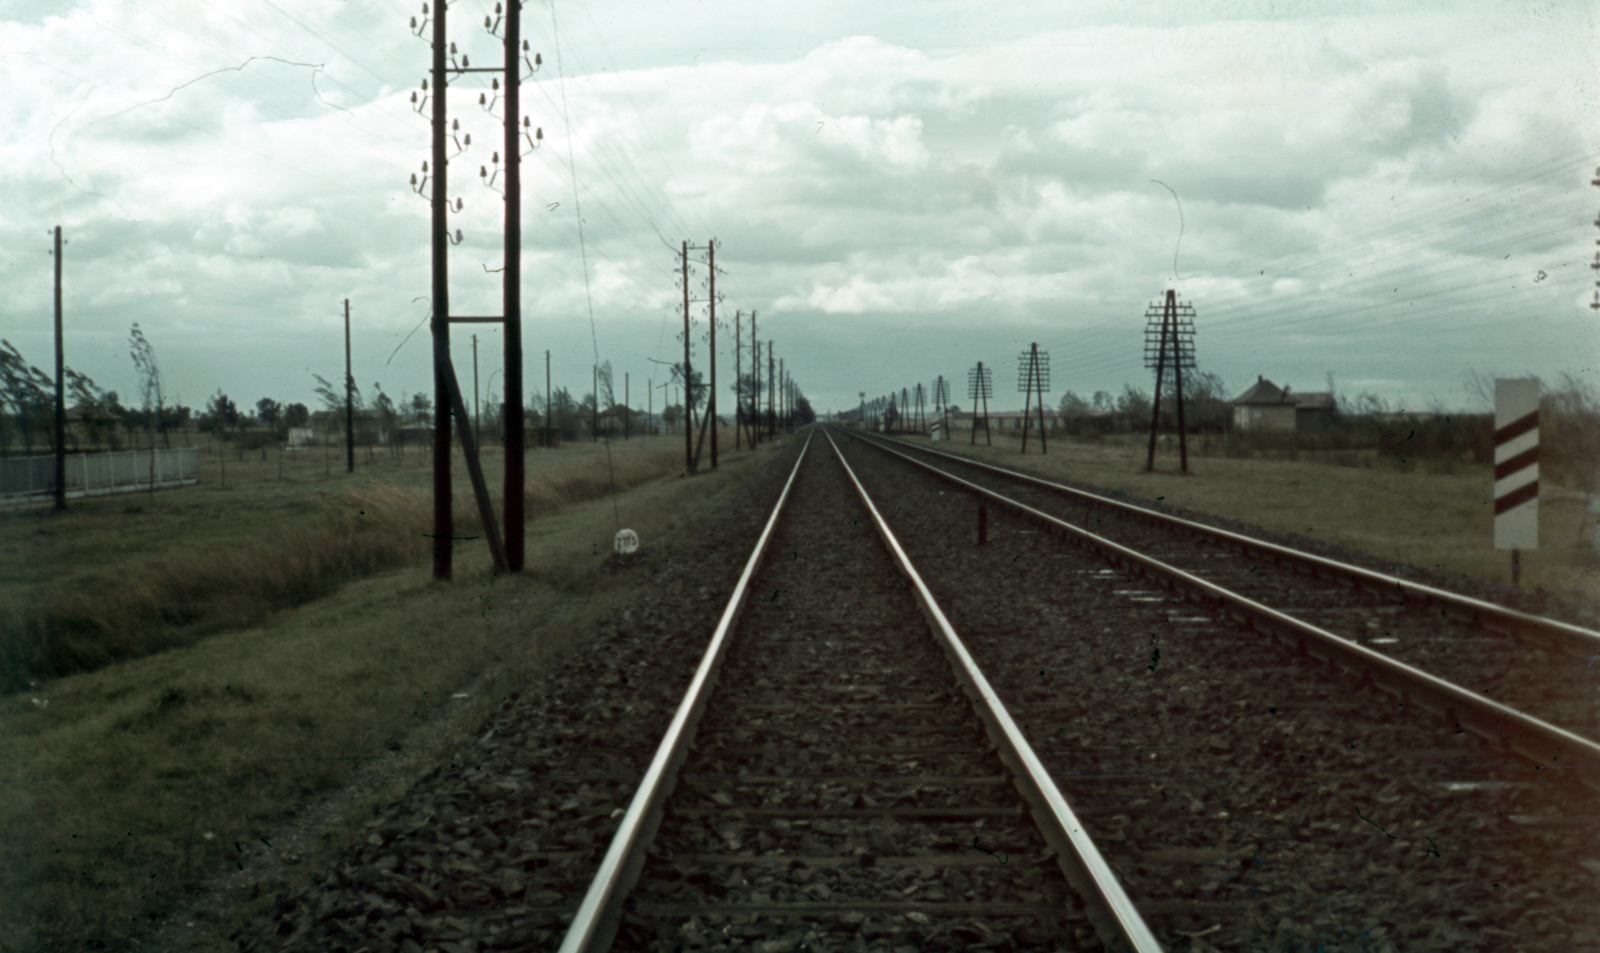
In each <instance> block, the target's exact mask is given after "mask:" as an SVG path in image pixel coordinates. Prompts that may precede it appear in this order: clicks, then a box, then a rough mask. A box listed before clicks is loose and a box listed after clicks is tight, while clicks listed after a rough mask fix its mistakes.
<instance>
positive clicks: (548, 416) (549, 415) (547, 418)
mask: <svg viewBox="0 0 1600 953" xmlns="http://www.w3.org/2000/svg"><path fill="white" fill-rule="evenodd" d="M554 419H555V412H554V411H553V410H552V409H551V407H550V352H549V351H545V352H544V445H545V446H546V447H548V446H551V445H552V440H553V438H552V437H551V432H550V422H551V421H552V420H554Z"/></svg>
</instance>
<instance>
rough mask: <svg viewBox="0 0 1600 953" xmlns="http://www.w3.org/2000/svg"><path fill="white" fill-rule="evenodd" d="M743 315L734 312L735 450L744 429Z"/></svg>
mask: <svg viewBox="0 0 1600 953" xmlns="http://www.w3.org/2000/svg"><path fill="white" fill-rule="evenodd" d="M743 317H744V312H743V311H735V312H733V449H735V450H737V449H739V439H740V437H739V431H741V430H743V429H744V397H743V396H741V395H740V393H739V383H740V381H739V376H740V375H739V372H740V366H741V365H742V364H743V361H741V360H740V355H741V354H742V353H743V350H744V344H743V343H742V341H741V340H740V339H741V337H742V335H743V331H744V323H743V321H742V320H741V319H742V318H743Z"/></svg>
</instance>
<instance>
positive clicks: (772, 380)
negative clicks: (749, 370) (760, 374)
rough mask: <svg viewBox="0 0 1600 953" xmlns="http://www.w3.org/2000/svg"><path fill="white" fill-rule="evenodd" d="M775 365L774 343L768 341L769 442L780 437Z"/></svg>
mask: <svg viewBox="0 0 1600 953" xmlns="http://www.w3.org/2000/svg"><path fill="white" fill-rule="evenodd" d="M775 363H776V362H774V361H773V359H772V342H771V341H768V342H767V438H768V439H769V440H770V439H773V438H775V437H777V436H778V414H777V407H776V405H775V404H774V403H773V400H774V399H775V398H776V396H777V395H776V394H775V393H774V391H776V390H777V389H778V388H777V381H778V375H777V374H776V373H775V371H776V370H777V368H776V367H775V366H774V365H775Z"/></svg>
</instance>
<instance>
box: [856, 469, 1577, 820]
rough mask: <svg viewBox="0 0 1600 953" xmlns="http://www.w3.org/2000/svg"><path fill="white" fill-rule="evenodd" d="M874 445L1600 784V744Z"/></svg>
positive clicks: (1543, 762) (1538, 760)
mask: <svg viewBox="0 0 1600 953" xmlns="http://www.w3.org/2000/svg"><path fill="white" fill-rule="evenodd" d="M869 445H871V446H876V447H877V448H878V449H879V450H882V451H883V452H884V453H889V454H893V455H894V456H897V457H900V458H901V459H903V460H905V461H906V462H907V463H910V464H912V465H914V466H917V467H921V468H922V469H924V470H927V471H928V472H930V473H933V474H935V475H937V476H940V477H942V478H944V479H946V480H949V481H950V482H952V483H955V484H957V485H959V486H962V487H965V488H967V489H968V490H970V491H972V492H974V493H977V494H979V495H980V496H983V497H986V498H988V499H990V500H993V501H994V502H996V503H999V504H1000V505H1002V506H1006V507H1009V508H1011V509H1014V510H1016V511H1018V512H1020V513H1022V514H1024V515H1026V516H1027V517H1029V518H1031V519H1034V520H1037V521H1039V522H1040V523H1042V524H1044V525H1045V526H1048V527H1052V528H1054V529H1058V530H1061V531H1064V532H1066V533H1067V534H1069V535H1071V536H1074V537H1077V538H1078V539H1080V540H1082V541H1084V542H1086V543H1088V544H1090V545H1092V546H1094V547H1095V548H1097V549H1099V550H1100V551H1101V552H1102V553H1104V554H1106V555H1107V556H1108V557H1109V558H1111V559H1112V560H1113V561H1115V562H1119V563H1121V564H1122V565H1124V566H1125V567H1127V568H1128V569H1130V570H1133V571H1137V572H1140V573H1142V574H1144V575H1146V576H1149V577H1150V578H1152V579H1155V580H1158V581H1160V582H1164V583H1165V584H1166V585H1168V586H1169V587H1171V588H1174V589H1186V590H1189V591H1190V593H1191V594H1193V595H1194V596H1196V598H1197V600H1198V601H1200V602H1202V603H1210V604H1213V605H1215V606H1218V607H1220V608H1221V609H1222V610H1223V612H1224V613H1225V614H1226V615H1228V616H1229V617H1230V618H1232V619H1234V620H1235V621H1237V622H1239V623H1240V624H1242V625H1244V626H1245V627H1246V628H1249V629H1254V630H1256V631H1260V632H1263V633H1265V634H1268V635H1272V636H1275V637H1277V638H1280V639H1282V640H1283V641H1285V642H1288V643H1290V644H1292V645H1294V646H1296V647H1297V648H1299V649H1301V650H1302V651H1304V652H1306V654H1308V655H1311V656H1312V657H1313V658H1317V659H1319V660H1321V661H1324V662H1327V663H1329V664H1334V665H1338V666H1339V667H1341V668H1343V669H1345V670H1347V671H1349V672H1351V673H1353V674H1355V675H1357V676H1359V677H1361V678H1364V679H1371V680H1372V682H1373V683H1374V684H1375V685H1377V686H1378V687H1380V688H1383V689H1384V690H1385V691H1388V692H1390V693H1391V694H1394V695H1396V696H1398V697H1399V699H1400V701H1401V704H1402V705H1403V704H1405V703H1406V702H1408V701H1409V702H1414V703H1416V704H1417V705H1418V706H1419V707H1421V708H1423V709H1425V710H1427V711H1431V712H1433V713H1435V714H1438V715H1442V716H1444V717H1446V718H1447V719H1451V720H1453V722H1454V723H1455V724H1457V725H1459V726H1461V727H1463V728H1467V729H1470V730H1471V731H1472V732H1473V733H1474V734H1477V735H1480V736H1482V737H1485V738H1488V739H1490V740H1492V741H1501V742H1504V743H1505V744H1506V746H1507V747H1508V748H1509V749H1510V750H1512V751H1514V752H1516V753H1517V754H1519V755H1521V756H1523V757H1524V758H1527V759H1528V760H1529V761H1532V762H1534V763H1535V764H1537V765H1539V766H1540V767H1541V768H1543V767H1549V768H1560V769H1577V770H1579V771H1580V773H1579V775H1578V779H1579V780H1580V781H1581V782H1582V783H1584V784H1586V785H1588V786H1589V787H1591V788H1597V789H1600V744H1596V743H1595V742H1593V741H1590V740H1588V739H1586V738H1583V737H1580V736H1579V735H1575V734H1573V733H1572V732H1570V731H1567V730H1565V729H1563V728H1559V727H1557V726H1555V725H1552V724H1550V723H1549V722H1546V721H1542V720H1540V719H1538V718H1534V717H1533V716H1531V715H1527V714H1524V713H1523V712H1520V711H1518V710H1516V709H1514V708H1510V707H1508V706H1506V705H1502V704H1500V703H1499V702H1496V701H1491V700H1489V699H1487V698H1484V697H1482V696H1480V695H1478V694H1476V693H1474V692H1472V691H1470V690H1468V689H1465V688H1462V687H1461V686H1459V685H1456V684H1455V683H1453V682H1447V681H1445V680H1444V679H1442V678H1439V677H1438V676H1435V675H1430V674H1428V673H1427V672H1424V671H1422V670H1421V669H1418V668H1414V667H1412V666H1410V665H1407V664H1405V663H1404V662H1400V661H1396V660H1395V659H1393V658H1390V657H1389V656H1387V655H1383V654H1381V653H1378V652H1374V651H1372V650H1371V649H1368V648H1365V647H1364V646H1361V645H1357V644H1356V643H1354V642H1351V641H1350V640H1348V639H1345V638H1342V637H1340V636H1338V635H1335V634H1333V633H1332V632H1329V631H1328V630H1326V629H1323V628H1321V627H1319V626H1315V625H1312V624H1311V623H1309V622H1304V621H1302V620H1300V619H1297V618H1295V617H1293V616H1291V615H1288V614H1287V613H1284V612H1280V611H1279V610H1277V609H1273V608H1271V607H1270V606H1266V605H1263V604H1262V603H1259V602H1256V601H1255V600H1253V599H1249V598H1247V597H1245V596H1241V595H1239V594H1238V593H1236V592H1233V591H1232V590H1229V589H1226V588H1224V587H1222V586H1219V585H1217V584H1216V583H1213V582H1211V581H1209V580H1206V579H1202V578H1200V577H1199V576H1196V575H1194V574H1192V573H1189V572H1185V571H1184V570H1182V569H1179V568H1177V567H1176V566H1171V565H1168V564H1167V563H1164V562H1162V561H1161V560H1159V559H1156V558H1155V557H1153V556H1147V555H1145V554H1144V553H1141V552H1138V551H1137V550H1134V549H1130V548H1129V547H1127V546H1123V545H1122V544H1121V543H1116V542H1113V541H1111V540H1109V539H1106V538H1105V537H1103V536H1098V535H1096V534H1094V533H1091V532H1089V531H1088V530H1086V529H1083V528H1082V527H1078V526H1074V525H1072V524H1071V523H1068V522H1066V521H1065V520H1061V519H1058V518H1057V517H1054V516H1051V515H1050V514H1048V513H1045V512H1043V511H1041V510H1038V509H1035V508H1033V507H1031V506H1029V505H1027V504H1026V503H1022V502H1020V501H1018V500H1013V499H1011V498H1010V497H1008V496H1004V495H1002V494H1000V493H997V492H995V491H993V490H990V489H988V488H986V487H982V486H979V485H977V484H976V483H973V482H971V481H969V480H964V479H962V478H961V477H958V476H956V475H955V474H953V473H949V472H947V471H944V470H940V469H939V468H937V467H935V466H933V465H932V464H930V463H926V462H924V461H922V460H918V459H916V458H914V457H911V456H909V455H907V454H905V453H902V452H900V451H899V450H896V449H894V448H892V447H885V446H883V445H882V444H876V443H869Z"/></svg>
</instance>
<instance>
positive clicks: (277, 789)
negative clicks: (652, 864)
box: [0, 438, 768, 950]
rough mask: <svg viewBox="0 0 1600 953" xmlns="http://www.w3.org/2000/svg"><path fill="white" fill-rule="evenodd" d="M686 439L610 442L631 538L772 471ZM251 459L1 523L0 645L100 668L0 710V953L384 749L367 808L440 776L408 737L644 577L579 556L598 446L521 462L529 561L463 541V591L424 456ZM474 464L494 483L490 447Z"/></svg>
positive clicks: (190, 876)
mask: <svg viewBox="0 0 1600 953" xmlns="http://www.w3.org/2000/svg"><path fill="white" fill-rule="evenodd" d="M681 447H682V444H681V443H679V442H677V441H676V440H674V439H671V438H657V439H654V440H634V441H629V442H626V443H614V444H612V446H611V451H612V455H613V462H614V466H615V473H616V480H617V483H618V486H619V489H625V488H626V487H629V486H631V487H634V489H632V490H631V491H628V492H625V493H623V494H622V496H621V497H620V499H619V500H618V501H617V503H616V506H617V508H618V510H619V512H620V519H621V521H622V523H623V525H626V526H628V527H631V528H633V529H635V530H636V531H638V532H639V533H640V535H641V537H642V539H643V540H644V543H645V545H646V547H647V548H648V547H651V546H652V545H653V544H656V543H658V542H659V541H661V540H662V539H663V538H664V537H670V535H671V534H672V533H673V532H674V531H676V530H677V529H678V528H679V527H681V526H682V525H684V524H685V522H686V521H688V520H691V519H693V518H695V516H696V515H697V513H698V512H703V510H701V509H700V505H701V504H703V503H705V502H706V501H707V500H708V499H710V498H712V497H713V496H715V495H716V494H718V493H720V492H721V491H723V490H726V489H728V488H730V487H731V486H733V485H736V484H737V483H738V482H739V481H741V480H743V479H744V478H745V477H746V476H748V475H749V474H750V473H751V472H753V471H754V469H755V466H753V464H754V463H755V462H757V461H759V460H764V459H767V458H768V454H767V452H766V448H763V452H761V453H759V454H756V455H754V456H752V455H751V454H749V453H744V454H737V455H735V454H726V455H724V458H723V467H722V469H721V470H719V471H718V472H716V473H714V474H707V475H704V476H701V477H697V478H696V479H694V480H683V479H680V478H678V475H679V474H680V473H681V470H682V457H681ZM254 456H255V459H254V460H253V461H252V460H251V459H250V455H248V454H247V455H246V459H245V460H243V461H240V460H239V459H237V457H235V456H234V455H232V453H231V451H230V456H229V459H228V460H227V480H228V483H227V488H226V489H224V488H223V487H222V486H221V483H220V481H219V473H218V466H219V461H218V460H217V455H216V454H215V453H208V454H207V455H206V458H205V479H206V481H207V482H206V483H204V484H202V485H200V486H198V487H192V488H185V489H180V490H169V491H163V492H158V493H156V494H154V495H151V494H133V495H123V496H116V497H104V498H98V499H94V500H88V501H83V502H81V503H78V502H74V504H73V506H72V508H71V510H70V511H69V512H68V513H66V514H61V515H49V514H47V513H45V514H41V513H37V512H34V513H28V512H11V513H6V514H4V515H3V516H0V546H3V551H4V554H5V555H4V563H3V568H4V573H5V575H4V581H3V583H0V599H3V600H4V612H5V615H6V617H7V619H8V620H10V621H9V623H8V624H9V625H11V626H12V628H10V629H8V632H7V634H8V636H10V637H12V638H16V637H17V635H18V633H19V632H26V631H28V629H27V626H29V625H31V626H33V627H35V629H37V627H39V626H47V625H55V624H56V620H63V619H65V620H68V621H69V622H70V623H71V624H70V625H67V626H64V627H63V628H64V634H63V635H62V636H61V639H62V641H63V642H64V646H62V645H53V646H51V647H50V649H49V650H48V651H45V652H43V654H42V656H38V657H43V658H46V659H49V660H53V661H54V660H60V659H67V660H68V661H69V663H70V664H75V665H78V666H80V667H94V670H92V671H82V672H78V673H76V674H70V675H65V676H62V677H57V678H46V679H44V680H42V682H41V683H40V684H38V685H36V686H33V687H31V688H30V689H29V690H28V691H25V692H22V693H20V694H13V695H9V696H5V697H3V698H0V749H3V753H0V762H3V764H4V780H5V782H6V783H5V785H4V787H3V788H0V790H3V792H4V793H0V896H4V897H5V898H6V902H5V903H4V904H3V905H0V949H7V950H30V949H61V950H66V949H72V950H78V949H103V948H114V947H117V946H119V945H121V943H122V942H123V941H124V940H125V939H126V937H128V936H129V934H130V932H131V931H134V930H136V929H137V928H138V927H139V925H140V923H142V922H145V921H148V920H149V919H150V918H151V917H158V916H160V915H162V914H163V913H165V912H166V911H167V910H169V909H171V908H172V906H173V905H174V904H175V903H177V902H178V901H179V899H180V898H181V897H182V896H183V895H184V894H185V893H186V892H187V891H189V890H192V889H193V888H194V887H195V886H196V885H198V884H201V883H203V882H206V881H207V879H208V878H209V877H211V876H213V875H215V874H216V873H218V872H219V871H221V870H224V869H228V868H229V867H231V866H232V865H233V864H234V863H241V864H242V863H244V862H250V861H251V860H252V859H253V858H255V857H258V856H259V855H261V853H262V850H263V848H262V843H264V841H261V840H260V839H261V838H263V837H264V836H268V835H270V833H271V832H272V830H273V827H274V825H275V824H277V823H279V822H281V821H283V820H284V819H285V818H288V817H290V816H291V815H293V814H295V813H296V812H297V811H300V810H302V809H303V808H304V807H305V806H306V805H307V804H308V803H311V802H312V801H313V800H314V799H316V798H318V797H319V796H321V795H326V794H328V793H329V792H331V791H334V790H335V789H337V788H339V786H340V785H341V784H343V783H345V782H346V781H347V780H349V779H350V778H351V777H352V776H353V775H354V774H356V773H357V772H359V771H360V770H361V769H362V768H363V766H365V765H368V764H370V763H374V759H379V758H386V759H388V763H387V764H385V768H384V772H383V773H384V775H385V778H384V779H383V780H384V781H385V783H384V784H383V785H381V790H379V791H377V792H376V793H374V794H373V795H372V796H373V797H383V796H392V795H393V794H394V793H395V792H397V791H399V790H403V789H404V787H405V786H406V784H408V783H409V781H410V779H412V778H414V777H417V776H420V775H421V774H423V773H426V771H427V770H429V769H430V768H431V766H432V758H431V757H430V756H428V752H422V751H420V750H419V751H417V752H416V754H417V756H416V757H412V758H410V759H409V760H407V759H406V758H404V757H402V756H403V755H411V754H412V753H413V749H414V748H417V747H418V746H419V745H420V742H418V743H417V744H413V739H415V738H421V737H423V736H424V735H427V733H426V732H418V731H417V729H418V728H420V727H422V726H424V725H427V724H429V723H430V722H434V723H435V724H438V723H439V722H440V720H441V716H443V719H444V720H448V721H449V722H450V724H452V725H455V726H456V728H455V729H454V730H455V732H456V734H457V735H459V733H460V732H470V731H471V729H472V726H473V725H475V724H477V723H478V721H480V720H481V717H482V715H483V713H485V712H487V711H488V710H489V709H490V708H491V707H492V706H493V704H495V703H497V702H498V700H499V699H500V698H502V697H503V696H504V695H505V694H506V693H508V692H510V691H512V690H515V688H516V687H517V686H518V685H519V684H520V682H521V680H523V679H525V678H526V676H527V675H528V674H529V673H531V672H533V671H535V670H537V668H538V667H539V665H540V664H542V662H543V661H544V660H545V659H547V658H549V657H550V655H551V654H552V653H554V652H556V651H559V650H560V649H561V648H562V647H563V646H564V645H566V644H568V643H569V642H570V640H571V639H572V637H573V636H574V635H575V634H577V633H579V632H581V631H582V629H583V627H584V625H586V624H587V623H588V621H590V620H591V619H592V618H594V617H595V616H596V615H598V614H599V613H601V612H603V611H605V610H607V609H608V608H610V607H611V606H612V605H614V604H616V602H617V601H618V600H619V599H620V598H621V596H622V595H623V594H624V593H625V592H626V590H627V588H628V587H629V586H631V585H633V584H634V582H635V581H636V580H637V579H638V578H639V577H640V575H641V574H648V573H649V572H650V568H649V560H646V561H645V564H644V565H643V566H641V567H639V568H635V569H633V570H629V571H625V572H622V573H618V574H609V573H602V572H597V571H596V569H597V567H598V566H599V565H600V564H601V562H602V561H603V560H604V559H605V558H606V557H607V556H608V555H609V547H610V541H611V536H612V534H613V533H614V531H615V529H616V525H615V524H616V519H617V517H616V515H614V514H613V502H612V500H611V498H610V497H609V495H608V494H609V487H610V479H609V478H608V476H607V470H606V466H605V453H604V449H603V448H601V449H596V448H594V447H593V446H591V445H588V444H575V445H570V446H567V447H564V448H562V449H560V450H556V451H537V452H533V453H530V455H529V465H528V470H529V478H528V484H529V511H530V517H531V518H532V521H531V522H530V525H529V537H528V547H527V549H528V559H527V569H526V572H524V573H523V574H522V575H520V576H516V577H506V578H498V579H497V578H495V577H493V576H492V575H491V574H490V572H489V560H488V555H487V552H486V551H485V547H484V546H483V544H482V543H481V542H476V541H474V542H465V543H460V544H458V548H457V556H456V568H455V580H456V581H455V582H454V583H453V584H438V583H434V582H433V581H432V579H431V573H430V570H429V567H428V561H427V553H428V546H427V543H428V540H427V539H426V538H424V537H422V536H421V533H422V532H424V531H428V530H429V529H430V526H429V523H428V512H429V510H428V507H427V496H426V492H427V486H428V480H429V474H430V469H429V468H428V466H427V465H426V459H425V457H422V456H410V457H407V458H405V459H404V460H401V461H395V460H392V459H389V458H387V457H384V456H381V455H380V456H378V457H375V458H373V459H372V460H370V461H368V460H367V459H366V458H365V455H364V453H363V454H362V456H360V457H358V463H357V471H356V473H355V474H354V475H346V474H344V473H343V472H342V471H341V469H339V468H333V469H332V470H331V472H330V473H328V474H327V475H324V464H323V461H322V459H321V454H320V452H319V453H315V454H314V455H305V456H303V457H301V458H300V459H299V460H298V461H297V460H295V459H294V457H295V456H296V455H287V456H288V457H289V459H286V460H285V461H284V463H285V466H284V471H283V477H282V479H281V480H280V479H279V476H278V472H279V471H278V462H279V461H278V460H277V459H276V458H275V455H269V457H268V459H266V460H265V461H263V460H262V459H261V458H260V455H259V454H255V455H254ZM485 464H486V469H487V471H488V473H489V474H490V475H491V477H493V476H497V475H498V473H499V470H500V461H499V458H498V456H497V455H491V456H490V457H489V458H488V459H486V461H485ZM463 469H464V468H462V467H460V466H458V467H457V470H458V473H457V478H456V481H455V488H456V492H457V500H456V511H457V514H458V515H457V520H458V522H457V530H458V533H459V535H463V536H470V535H474V534H475V533H476V528H475V527H476V517H475V515H474V512H473V510H472V506H471V496H470V485H469V484H468V481H467V479H466V476H465V473H464V472H459V471H462V470H463ZM491 482H493V480H491ZM495 495H496V497H498V494H495ZM584 501H587V502H584ZM497 505H498V501H497ZM296 607H297V608H296ZM18 616H21V617H23V618H24V619H25V620H31V621H27V622H25V624H24V625H21V626H19V625H17V624H16V619H17V617H18ZM41 620H43V621H41ZM97 640H102V641H103V642H104V644H100V643H99V642H97ZM14 657H15V654H14ZM486 670H487V671H491V672H492V673H493V674H492V675H491V676H489V677H488V678H487V679H486V680H485V681H483V682H482V683H480V684H479V685H477V687H476V688H475V689H474V690H473V692H472V693H471V697H469V698H464V699H463V698H455V699H452V697H451V696H452V694H454V693H456V692H458V690H459V689H460V688H462V687H463V686H465V685H467V684H469V683H471V682H472V681H473V680H474V678H476V677H478V676H480V675H481V674H482V673H484V672H485V671H486ZM453 740H456V738H455V736H454V735H450V736H446V737H443V738H442V739H435V740H434V741H432V742H431V744H432V746H433V747H432V753H433V756H435V757H436V756H437V754H438V751H439V750H441V749H440V747H439V746H440V745H446V746H447V745H449V744H450V743H451V742H452V741H453ZM396 752H399V754H397V753H396ZM357 807H358V806H347V809H346V810H345V811H344V814H343V816H342V817H336V818H334V819H333V825H334V829H335V833H336V832H337V829H338V828H339V827H340V826H341V825H354V824H355V823H358V813H359V812H358V811H357ZM337 839H338V838H337V837H330V838H328V839H326V840H324V841H322V842H321V843H322V844H324V845H329V844H332V843H335V842H336V841H337ZM326 849H328V848H326V847H325V848H324V852H325V850H326ZM318 856H319V855H318V854H317V852H316V851H310V852H307V853H306V855H305V856H303V857H301V858H300V863H301V865H302V866H304V865H309V864H312V863H315V862H316V861H317V859H318ZM291 873H292V871H291ZM199 927H200V931H201V932H203V930H204V929H205V928H206V925H205V924H200V925H199Z"/></svg>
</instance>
